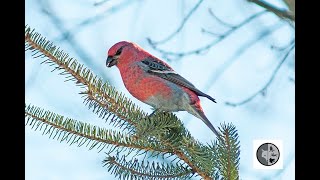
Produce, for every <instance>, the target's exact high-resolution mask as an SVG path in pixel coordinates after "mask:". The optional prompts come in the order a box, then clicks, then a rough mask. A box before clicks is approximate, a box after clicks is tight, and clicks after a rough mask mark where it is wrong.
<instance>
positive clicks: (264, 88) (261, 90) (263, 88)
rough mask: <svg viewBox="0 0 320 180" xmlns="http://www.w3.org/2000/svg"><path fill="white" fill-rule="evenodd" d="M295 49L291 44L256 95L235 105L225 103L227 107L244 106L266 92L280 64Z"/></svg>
mask: <svg viewBox="0 0 320 180" xmlns="http://www.w3.org/2000/svg"><path fill="white" fill-rule="evenodd" d="M294 47H295V44H292V45H291V47H290V49H289V50H288V51H287V53H286V54H285V56H284V57H283V58H282V60H281V61H280V62H279V64H278V65H277V67H276V68H275V69H274V71H273V73H272V75H271V77H270V79H269V80H268V82H267V83H266V84H265V85H264V86H263V87H262V88H261V89H260V90H258V91H257V92H256V93H254V94H253V95H252V96H250V97H248V98H246V99H245V100H243V101H240V102H237V103H233V102H229V101H227V102H225V104H226V105H228V106H233V107H236V106H240V105H243V104H246V103H247V102H249V101H251V100H252V99H254V98H255V97H256V96H257V95H259V94H260V93H262V94H264V93H265V91H266V90H267V88H268V87H269V85H270V84H271V83H272V81H273V80H274V78H275V76H276V74H277V73H278V71H279V69H280V67H281V66H282V64H283V63H284V62H285V60H286V59H287V57H288V56H289V54H290V52H291V51H292V50H293V49H294Z"/></svg>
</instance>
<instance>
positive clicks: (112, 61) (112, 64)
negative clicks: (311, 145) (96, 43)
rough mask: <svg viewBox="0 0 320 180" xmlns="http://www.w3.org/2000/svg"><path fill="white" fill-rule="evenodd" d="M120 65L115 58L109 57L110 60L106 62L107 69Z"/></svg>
mask: <svg viewBox="0 0 320 180" xmlns="http://www.w3.org/2000/svg"><path fill="white" fill-rule="evenodd" d="M117 63H118V58H116V57H114V56H108V59H107V61H106V66H107V67H112V66H114V65H116V64H117Z"/></svg>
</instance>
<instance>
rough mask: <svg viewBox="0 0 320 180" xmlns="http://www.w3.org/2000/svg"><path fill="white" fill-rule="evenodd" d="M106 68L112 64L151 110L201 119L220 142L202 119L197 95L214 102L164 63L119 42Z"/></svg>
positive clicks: (145, 52)
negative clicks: (187, 114)
mask: <svg viewBox="0 0 320 180" xmlns="http://www.w3.org/2000/svg"><path fill="white" fill-rule="evenodd" d="M106 65H107V67H112V66H114V65H116V66H117V67H118V69H119V71H120V74H121V77H122V80H123V83H124V85H125V87H126V88H127V90H128V91H129V92H130V93H131V94H132V96H134V97H135V98H137V99H139V100H140V101H142V102H144V103H146V104H148V105H150V106H152V107H153V108H154V109H155V111H165V112H176V111H187V112H189V113H190V114H192V115H194V116H196V117H197V118H199V119H201V120H202V121H203V122H204V123H205V124H206V125H207V126H208V127H209V128H210V129H211V130H212V131H213V132H214V133H215V134H216V135H217V137H219V138H220V139H221V137H220V134H219V133H218V132H217V130H216V129H215V128H214V127H213V125H212V124H211V123H210V121H209V120H208V118H207V117H206V116H205V114H204V112H203V110H202V107H201V105H200V99H199V97H198V96H203V97H206V98H208V99H210V100H211V101H213V102H216V101H215V99H213V98H212V97H211V96H209V95H207V94H205V93H203V92H201V91H200V90H199V89H197V88H196V87H195V86H194V85H193V84H191V83H190V82H189V81H188V80H186V79H185V78H183V77H182V76H180V75H179V74H177V73H176V72H175V71H174V70H173V69H172V68H171V67H170V66H169V65H168V64H167V63H165V62H163V61H161V60H160V59H158V58H156V57H155V56H153V55H151V54H149V53H148V52H147V51H145V50H144V49H142V48H141V47H140V46H138V45H137V44H135V43H132V42H127V41H121V42H118V43H116V44H114V45H113V46H112V47H111V48H110V49H109V51H108V59H107V61H106ZM155 111H154V112H155ZM152 114H153V113H152Z"/></svg>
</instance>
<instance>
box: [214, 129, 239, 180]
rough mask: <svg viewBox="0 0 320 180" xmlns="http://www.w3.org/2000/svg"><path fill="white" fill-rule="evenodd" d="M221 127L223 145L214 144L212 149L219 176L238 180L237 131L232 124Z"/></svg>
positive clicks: (229, 179)
mask: <svg viewBox="0 0 320 180" xmlns="http://www.w3.org/2000/svg"><path fill="white" fill-rule="evenodd" d="M221 127H222V128H221V129H222V132H223V139H224V142H225V143H215V145H214V146H213V148H212V150H213V152H215V153H214V154H215V156H217V159H216V160H217V163H218V169H219V172H220V175H221V176H222V177H224V179H227V180H235V179H239V161H240V141H239V140H238V133H237V130H236V128H235V126H234V125H233V124H222V126H221ZM219 129H220V127H219Z"/></svg>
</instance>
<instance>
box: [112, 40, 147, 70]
mask: <svg viewBox="0 0 320 180" xmlns="http://www.w3.org/2000/svg"><path fill="white" fill-rule="evenodd" d="M142 51H144V50H143V49H142V48H140V47H139V46H138V45H137V44H135V43H132V42H128V41H120V42H118V43H116V44H114V45H113V46H112V47H111V48H110V49H109V51H108V58H107V61H106V66H107V67H112V66H114V65H116V66H118V67H119V64H126V63H128V61H133V60H135V59H134V58H133V57H138V56H139V55H138V53H139V52H142Z"/></svg>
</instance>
